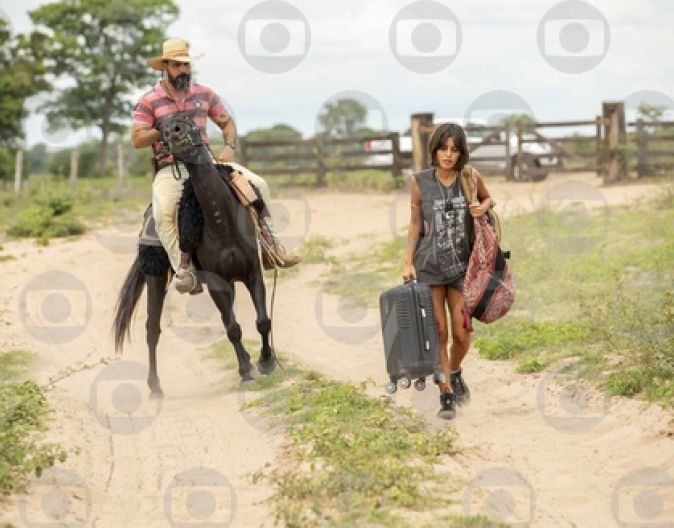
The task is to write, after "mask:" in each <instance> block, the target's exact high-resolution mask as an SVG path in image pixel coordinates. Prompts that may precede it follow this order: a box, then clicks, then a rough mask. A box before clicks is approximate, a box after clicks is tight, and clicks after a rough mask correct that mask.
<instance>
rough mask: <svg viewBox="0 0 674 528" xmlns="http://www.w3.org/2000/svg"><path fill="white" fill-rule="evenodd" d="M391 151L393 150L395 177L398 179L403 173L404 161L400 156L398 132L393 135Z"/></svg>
mask: <svg viewBox="0 0 674 528" xmlns="http://www.w3.org/2000/svg"><path fill="white" fill-rule="evenodd" d="M391 150H393V176H394V177H395V178H397V177H400V176H401V175H402V173H403V160H402V156H401V155H400V134H399V133H398V132H393V133H392V134H391Z"/></svg>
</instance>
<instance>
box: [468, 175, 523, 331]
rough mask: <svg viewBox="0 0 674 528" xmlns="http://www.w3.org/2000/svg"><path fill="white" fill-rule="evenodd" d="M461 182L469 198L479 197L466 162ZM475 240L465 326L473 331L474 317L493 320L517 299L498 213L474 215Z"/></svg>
mask: <svg viewBox="0 0 674 528" xmlns="http://www.w3.org/2000/svg"><path fill="white" fill-rule="evenodd" d="M460 182H461V186H462V188H463V194H464V195H465V197H466V201H467V202H468V203H469V204H470V203H471V201H472V200H473V197H475V199H477V176H476V175H475V174H474V173H473V168H472V167H471V166H470V165H466V166H465V167H464V168H463V170H462V171H461V180H460ZM473 220H474V222H473V224H474V226H475V240H474V242H473V248H472V251H471V255H470V259H469V261H468V270H467V271H466V278H465V280H464V286H463V298H464V305H463V327H464V328H466V329H467V330H468V331H469V332H472V331H473V324H472V322H471V319H472V318H473V317H475V318H476V319H478V320H479V321H482V322H483V323H492V322H494V321H496V320H497V319H500V318H501V317H503V316H504V315H505V314H506V313H508V311H509V310H510V307H511V306H512V304H513V302H514V301H515V281H514V279H513V276H512V273H511V272H510V269H509V268H508V265H507V263H506V259H508V258H510V251H505V252H504V251H502V250H501V248H500V247H499V242H500V240H501V222H500V219H499V217H498V215H497V214H496V213H495V212H494V211H493V210H491V209H490V210H489V211H488V212H487V213H485V214H484V215H482V216H480V217H478V218H474V219H473Z"/></svg>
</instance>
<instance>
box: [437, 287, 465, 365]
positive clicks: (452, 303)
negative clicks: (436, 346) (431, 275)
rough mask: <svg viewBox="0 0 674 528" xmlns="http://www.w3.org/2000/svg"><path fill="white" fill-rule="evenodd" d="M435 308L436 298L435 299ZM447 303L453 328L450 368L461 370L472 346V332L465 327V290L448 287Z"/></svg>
mask: <svg viewBox="0 0 674 528" xmlns="http://www.w3.org/2000/svg"><path fill="white" fill-rule="evenodd" d="M433 302H434V304H433V307H434V308H435V299H434V300H433ZM447 304H448V306H449V314H450V321H451V328H452V346H451V348H450V356H449V369H450V370H454V371H456V370H459V369H460V368H461V362H462V361H463V358H464V357H466V353H467V352H468V348H469V347H470V333H469V332H468V330H466V329H465V328H464V327H463V314H462V312H461V309H462V308H463V292H462V291H460V290H457V289H455V288H447Z"/></svg>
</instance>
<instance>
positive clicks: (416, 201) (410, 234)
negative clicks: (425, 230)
mask: <svg viewBox="0 0 674 528" xmlns="http://www.w3.org/2000/svg"><path fill="white" fill-rule="evenodd" d="M420 227H421V193H420V192H419V185H418V184H417V180H416V178H414V176H413V177H412V181H411V182H410V225H409V226H408V228H407V250H406V251H405V269H404V271H403V279H405V280H408V279H411V278H412V277H416V275H417V273H416V270H415V269H414V264H413V263H412V262H413V258H414V249H415V248H416V246H417V240H419V232H420Z"/></svg>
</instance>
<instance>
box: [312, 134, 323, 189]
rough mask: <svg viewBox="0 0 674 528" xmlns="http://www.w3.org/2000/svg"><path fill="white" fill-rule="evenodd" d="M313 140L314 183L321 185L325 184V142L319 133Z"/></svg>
mask: <svg viewBox="0 0 674 528" xmlns="http://www.w3.org/2000/svg"><path fill="white" fill-rule="evenodd" d="M314 142H315V148H314V153H315V155H316V185H317V186H319V187H323V186H324V185H325V160H324V157H325V148H324V147H325V144H324V142H323V137H322V136H320V135H319V136H317V137H316V138H315V139H314Z"/></svg>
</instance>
